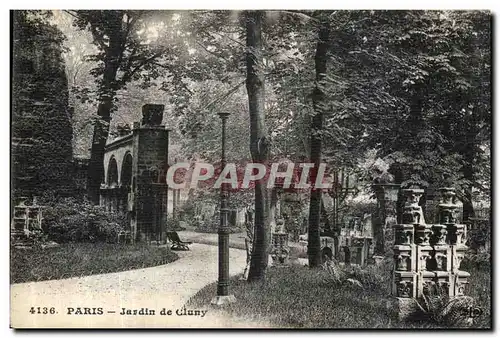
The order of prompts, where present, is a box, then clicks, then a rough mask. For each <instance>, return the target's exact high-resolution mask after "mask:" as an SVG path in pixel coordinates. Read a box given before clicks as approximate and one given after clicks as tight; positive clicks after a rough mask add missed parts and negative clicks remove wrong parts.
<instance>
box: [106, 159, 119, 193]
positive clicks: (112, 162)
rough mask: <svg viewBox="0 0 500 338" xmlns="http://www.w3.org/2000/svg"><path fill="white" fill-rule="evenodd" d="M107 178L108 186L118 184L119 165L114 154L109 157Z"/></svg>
mask: <svg viewBox="0 0 500 338" xmlns="http://www.w3.org/2000/svg"><path fill="white" fill-rule="evenodd" d="M107 178H108V179H107V184H108V186H111V187H112V186H116V185H118V165H117V164H116V159H115V157H114V156H112V157H111V158H110V159H109V164H108V177H107Z"/></svg>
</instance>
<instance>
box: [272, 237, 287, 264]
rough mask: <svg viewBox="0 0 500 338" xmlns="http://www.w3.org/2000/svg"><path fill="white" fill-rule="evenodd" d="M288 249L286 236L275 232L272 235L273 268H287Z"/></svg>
mask: <svg viewBox="0 0 500 338" xmlns="http://www.w3.org/2000/svg"><path fill="white" fill-rule="evenodd" d="M289 255H290V249H289V247H288V234H287V233H285V232H275V233H273V234H272V246H271V258H272V263H273V264H272V265H273V266H287V265H288V258H289Z"/></svg>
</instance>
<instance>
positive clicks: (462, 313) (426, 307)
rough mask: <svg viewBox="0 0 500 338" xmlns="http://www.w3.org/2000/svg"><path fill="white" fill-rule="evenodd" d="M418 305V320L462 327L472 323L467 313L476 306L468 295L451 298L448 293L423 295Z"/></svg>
mask: <svg viewBox="0 0 500 338" xmlns="http://www.w3.org/2000/svg"><path fill="white" fill-rule="evenodd" d="M417 305H418V308H419V311H418V313H417V314H415V319H417V320H426V321H431V322H433V323H435V324H437V325H440V326H444V327H462V326H468V325H469V324H470V322H469V320H468V319H469V318H468V315H467V313H468V311H469V309H471V308H473V307H474V299H473V298H472V297H467V296H464V297H453V298H450V297H449V296H448V295H446V294H433V295H429V296H425V295H424V296H422V297H421V299H420V300H419V301H417Z"/></svg>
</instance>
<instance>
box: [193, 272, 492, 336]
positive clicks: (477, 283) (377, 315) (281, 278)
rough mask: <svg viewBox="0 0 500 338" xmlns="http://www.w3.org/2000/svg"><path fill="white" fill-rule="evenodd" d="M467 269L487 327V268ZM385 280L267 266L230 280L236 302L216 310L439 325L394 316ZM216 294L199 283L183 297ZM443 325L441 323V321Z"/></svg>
mask: <svg viewBox="0 0 500 338" xmlns="http://www.w3.org/2000/svg"><path fill="white" fill-rule="evenodd" d="M469 272H471V275H472V277H471V280H470V283H471V293H470V295H471V296H473V297H474V298H475V299H476V301H477V304H476V305H477V306H479V307H481V308H482V309H483V311H484V313H483V315H482V316H481V317H480V318H478V319H477V320H476V321H475V323H474V327H475V328H489V327H491V318H490V274H489V271H487V270H484V269H476V270H469ZM389 288H390V281H389V282H384V281H383V282H382V283H379V284H378V285H374V284H372V285H371V286H370V287H366V286H365V287H364V288H360V287H358V286H355V285H349V284H345V285H343V286H336V285H334V284H333V283H331V281H330V279H329V278H328V275H327V273H326V271H323V270H311V269H309V268H308V267H304V266H292V267H289V268H270V269H269V270H268V274H267V278H266V280H265V281H263V282H256V283H251V284H250V283H247V282H245V281H239V280H238V278H234V279H233V280H232V284H231V287H230V292H231V293H233V294H234V295H235V296H236V298H237V302H236V303H234V304H230V305H227V306H226V307H224V308H223V309H221V310H218V311H222V312H224V314H227V315H230V316H233V317H237V318H248V319H249V320H257V321H259V320H260V321H266V322H270V323H272V325H273V326H274V327H279V328H290V327H292V328H415V329H419V328H422V329H430V328H440V326H439V325H436V324H434V323H430V322H398V320H397V319H396V318H397V317H396V312H395V309H394V308H393V307H390V306H388V300H389V299H390V293H389ZM214 294H216V284H212V285H209V286H207V287H206V288H204V289H202V290H201V291H200V292H198V294H196V295H195V296H194V297H193V298H192V299H191V300H190V301H189V303H188V305H189V306H206V304H209V302H210V299H211V298H212V297H213V295H214ZM441 328H442V327H441Z"/></svg>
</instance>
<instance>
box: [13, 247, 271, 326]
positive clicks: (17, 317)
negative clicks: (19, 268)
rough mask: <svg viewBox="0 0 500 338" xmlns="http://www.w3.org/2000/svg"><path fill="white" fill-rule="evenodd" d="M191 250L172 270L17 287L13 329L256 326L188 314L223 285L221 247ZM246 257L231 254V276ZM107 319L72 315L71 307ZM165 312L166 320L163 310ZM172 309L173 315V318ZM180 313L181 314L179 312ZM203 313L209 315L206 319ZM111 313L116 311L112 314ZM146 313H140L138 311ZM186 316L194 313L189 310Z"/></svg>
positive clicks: (236, 252)
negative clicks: (215, 285)
mask: <svg viewBox="0 0 500 338" xmlns="http://www.w3.org/2000/svg"><path fill="white" fill-rule="evenodd" d="M190 248H191V251H184V252H182V251H179V252H178V254H179V257H180V258H179V259H178V260H177V261H175V262H172V263H169V264H167V265H162V266H157V267H152V268H146V269H140V270H131V271H124V272H117V273H109V274H102V275H93V276H87V277H83V278H69V279H62V280H55V281H45V282H33V283H22V284H13V285H11V288H10V291H11V326H12V327H15V328H32V327H38V328H46V327H52V328H59V327H67V328H70V327H71V328H90V327H92V328H111V327H114V328H120V327H129V328H132V327H135V328H144V327H148V328H164V327H256V326H261V325H264V324H263V323H258V324H257V323H250V322H247V321H241V320H237V319H234V318H225V317H221V315H220V313H219V312H217V311H214V310H213V309H212V308H211V306H210V305H209V304H207V306H206V307H205V308H203V309H187V310H200V313H199V314H200V315H198V316H196V315H192V316H189V315H182V314H183V313H184V311H183V306H184V304H185V302H186V301H187V300H188V299H189V298H190V297H191V296H193V295H194V294H195V293H196V292H197V291H199V290H200V289H201V288H203V287H204V286H206V285H207V284H209V283H212V282H214V281H216V280H217V271H218V270H217V247H216V246H211V245H204V244H197V243H194V244H192V245H191V246H190ZM245 259H246V258H245V252H244V251H243V250H236V249H230V274H231V275H236V274H239V273H242V272H243V269H244V267H245ZM31 307H35V310H37V309H36V308H37V307H41V311H42V312H43V307H47V308H48V309H50V308H51V307H54V308H55V310H56V311H57V313H56V314H30V312H29V311H30V309H31ZM79 307H80V308H81V311H82V312H84V311H85V309H84V307H86V308H90V309H89V310H88V311H89V312H91V313H94V312H96V313H97V312H99V310H97V309H95V310H93V308H102V311H103V314H102V315H99V314H94V315H92V314H87V315H78V314H71V315H69V314H68V308H74V309H75V310H74V313H76V312H78V310H77V308H79ZM122 308H127V309H131V310H135V309H137V310H140V309H141V308H147V309H148V310H155V315H138V314H137V315H120V312H122ZM162 309H165V315H161V314H160V311H161V310H162ZM169 310H171V314H169V312H168V311H169ZM176 310H179V314H181V315H179V314H177V313H176ZM202 310H208V312H206V313H205V315H204V316H203V317H202V316H201V311H202ZM108 311H115V313H109V312H108ZM137 313H140V312H137ZM186 313H189V312H187V311H186Z"/></svg>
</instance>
